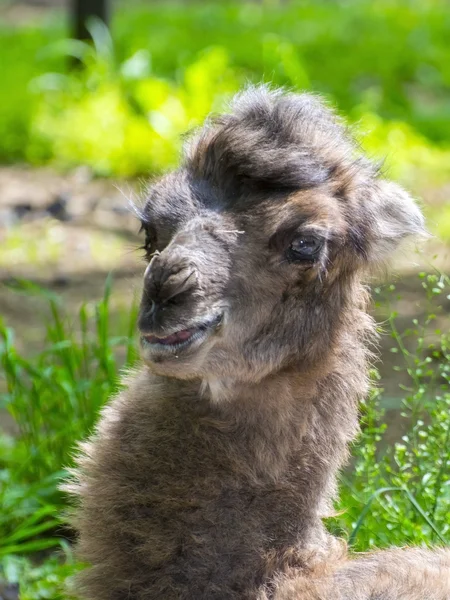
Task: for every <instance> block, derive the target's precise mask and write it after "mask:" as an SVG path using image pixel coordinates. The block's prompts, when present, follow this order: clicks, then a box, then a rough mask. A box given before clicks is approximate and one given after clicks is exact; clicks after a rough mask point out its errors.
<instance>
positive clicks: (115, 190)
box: [0, 0, 450, 600]
mask: <svg viewBox="0 0 450 600" xmlns="http://www.w3.org/2000/svg"><path fill="white" fill-rule="evenodd" d="M89 14H90V17H89V18H87V17H88V16H89ZM449 40H450V7H449V5H448V2H447V1H446V0H371V1H369V0H303V1H297V0H292V1H289V0H259V1H257V0H254V1H247V0H244V1H239V0H234V1H229V0H224V1H220V0H203V1H202V2H199V1H195V0H184V1H177V2H175V1H172V0H165V1H163V0H148V1H146V2H143V1H140V2H138V1H134V0H127V1H126V2H125V1H124V0H122V1H121V0H115V1H113V0H91V1H89V0H78V1H76V0H72V2H70V3H69V2H67V1H63V0H28V1H12V0H0V65H1V67H0V76H1V79H0V85H1V93H0V317H1V329H0V359H1V364H0V600H2V599H3V600H12V599H15V598H17V587H16V586H15V584H16V583H17V582H20V584H21V596H20V597H21V598H23V599H25V600H28V599H30V600H31V599H32V600H38V599H40V598H48V599H54V600H57V599H61V598H68V597H69V596H68V595H67V593H66V592H63V591H61V589H62V588H61V585H62V582H63V581H64V580H65V579H66V577H67V576H69V575H70V574H71V573H72V572H73V571H74V570H76V569H77V568H78V565H77V564H76V560H75V559H74V558H73V556H72V549H71V548H72V546H71V543H72V541H73V535H72V532H71V530H70V529H69V528H67V527H66V526H65V525H64V517H63V511H64V509H65V505H66V499H65V498H64V496H63V495H61V494H60V493H59V492H58V491H57V487H56V486H57V483H58V481H59V480H60V479H61V477H64V473H65V471H64V469H65V468H66V467H67V466H68V465H70V462H71V457H72V455H73V451H74V450H73V449H74V444H75V442H76V441H77V440H79V439H81V438H82V437H84V436H85V435H87V433H88V432H89V431H90V430H91V429H92V425H93V423H94V422H95V419H96V416H97V414H98V410H99V408H100V407H101V406H102V404H103V403H104V402H105V400H106V398H107V397H108V395H109V394H110V393H111V392H112V391H114V390H115V389H116V387H117V376H118V373H119V370H120V369H121V368H122V367H123V366H124V365H130V364H132V363H133V362H134V361H135V360H136V354H135V349H134V348H135V342H134V339H133V335H134V316H135V305H136V298H137V297H138V294H139V278H140V276H141V274H142V271H143V262H142V260H141V253H140V251H139V249H138V247H139V245H140V244H141V243H142V241H140V239H139V236H138V230H139V224H138V223H137V221H136V219H135V218H134V217H133V215H132V214H131V212H130V211H129V208H128V205H127V204H128V199H129V198H133V197H138V196H139V195H140V194H141V193H142V190H143V188H144V186H145V181H146V179H148V178H150V177H152V176H154V175H157V174H159V173H161V172H163V171H165V170H167V169H169V168H171V167H173V166H174V165H176V163H177V160H178V156H179V150H180V141H181V136H182V134H183V133H184V132H186V131H188V130H189V129H191V128H193V127H195V126H196V125H198V124H200V123H201V122H202V120H203V119H204V117H205V116H206V115H207V114H208V113H209V112H210V111H219V110H221V109H222V108H224V107H225V106H226V102H227V100H228V99H229V98H230V97H231V95H232V94H233V93H234V92H235V91H236V90H238V89H239V88H241V87H242V86H243V85H245V84H246V83H248V82H260V81H267V82H271V83H273V84H275V85H283V86H287V87H288V88H291V89H295V90H310V91H314V92H317V93H320V94H322V95H324V96H325V97H326V98H327V100H328V101H329V102H330V103H332V104H333V105H334V106H335V107H336V108H337V110H338V111H339V112H340V113H341V114H342V115H343V116H345V118H346V119H347V120H348V121H349V123H350V124H351V125H352V127H353V130H354V132H355V135H356V136H357V137H358V139H359V140H360V142H361V144H362V146H363V147H364V148H365V149H366V151H367V152H368V153H369V155H370V156H372V157H374V158H376V159H381V160H383V161H384V167H383V169H384V172H385V173H386V175H387V176H389V177H391V178H394V179H396V180H397V181H399V182H401V183H402V184H403V185H405V186H406V187H407V188H408V189H409V190H411V191H412V192H413V194H414V195H415V196H416V197H417V198H420V199H421V201H422V202H423V208H424V211H425V214H426V216H427V221H428V226H429V229H430V232H431V233H432V234H433V237H432V238H431V239H430V240H429V241H428V242H427V243H426V245H424V246H423V247H422V248H421V250H420V251H413V250H409V251H408V253H403V254H400V256H399V258H398V259H397V260H396V262H395V265H394V267H395V269H394V271H395V274H394V275H389V278H388V280H387V281H386V280H384V281H383V282H382V284H380V285H378V284H374V285H373V291H374V294H375V304H374V313H375V315H376V316H377V318H378V319H379V320H380V321H382V322H383V331H382V332H381V348H382V352H381V356H382V362H381V363H380V364H379V365H378V367H379V373H380V374H377V373H375V372H374V379H375V380H376V381H377V385H376V387H375V389H374V392H373V394H372V397H371V399H370V401H369V402H368V403H367V404H366V405H364V406H363V407H362V415H363V419H364V420H363V435H362V438H361V441H360V444H359V446H357V447H355V451H354V458H353V463H352V469H351V472H350V471H349V473H347V474H345V475H344V477H343V488H342V494H341V498H342V499H341V505H340V506H339V508H342V509H345V511H346V512H345V514H343V515H342V516H341V517H339V518H336V519H335V520H334V521H333V522H331V523H330V527H331V528H332V529H333V530H335V531H338V532H339V533H341V534H342V535H344V536H346V537H347V538H350V541H351V543H352V544H353V545H354V547H355V548H356V549H360V550H361V549H363V550H364V549H367V548H368V547H370V546H372V545H377V546H379V547H381V546H385V545H390V544H394V543H397V544H404V543H420V544H428V543H436V542H440V541H441V542H442V541H446V542H449V539H450V533H449V532H450V522H449V519H448V513H449V508H450V485H449V467H450V453H449V450H448V447H449V440H450V437H449V436H450V417H449V413H450V410H449V408H450V394H449V389H450V385H449V371H450V357H449V350H448V348H449V345H450V343H449V336H448V331H449V317H448V312H449V306H450V301H449V299H450V296H449V294H450V288H449V280H448V277H447V275H446V273H448V271H449V262H450V256H449V251H448V249H449V245H450V45H449ZM386 490H387V491H386ZM399 490H400V491H399ZM2 581H3V583H2ZM7 581H8V582H9V583H8V584H7V583H6V582H7Z"/></svg>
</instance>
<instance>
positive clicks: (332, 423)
mask: <svg viewBox="0 0 450 600" xmlns="http://www.w3.org/2000/svg"><path fill="white" fill-rule="evenodd" d="M140 217H141V220H142V223H143V227H144V229H145V231H146V251H147V254H148V258H149V261H150V262H149V266H148V267H147V270H146V273H145V276H144V290H143V296H142V304H141V311H140V317H139V327H140V330H141V333H142V336H143V337H142V355H143V359H144V366H143V367H141V368H140V369H138V370H137V371H136V372H135V373H133V374H130V376H129V377H128V378H127V381H126V382H125V383H124V386H125V387H124V390H123V391H122V392H121V393H120V394H119V395H118V396H117V397H116V398H114V399H113V400H112V401H111V403H110V404H109V405H108V406H107V407H106V408H105V409H104V411H103V413H102V416H101V419H100V422H99V425H98V428H97V432H96V433H95V435H94V436H93V437H92V438H91V440H89V441H88V442H87V443H85V444H84V445H83V447H82V450H83V452H82V455H81V456H80V457H79V459H78V467H77V470H76V472H75V474H74V479H73V482H72V483H71V484H70V485H69V486H68V487H69V489H70V491H71V492H72V493H74V494H76V496H77V497H78V508H77V510H76V516H75V524H76V526H77V528H78V530H79V533H80V540H79V544H78V552H79V555H80V557H81V558H82V559H83V560H85V561H87V562H88V563H90V564H91V566H90V567H89V568H88V569H86V570H85V571H84V572H83V573H82V574H81V576H80V577H79V578H78V580H77V583H76V591H77V593H78V595H79V596H80V597H81V598H86V599H88V600H202V599H203V600H206V599H207V600H238V599H239V600H267V599H270V600H287V599H289V600H332V599H333V600H334V599H336V600H338V599H341V600H344V599H345V600H363V599H364V600H369V599H373V600H375V599H376V598H377V599H379V600H406V598H408V599H409V600H416V599H417V600H419V599H420V600H429V599H430V600H431V599H433V600H443V599H444V598H450V583H449V581H448V579H449V576H448V574H449V565H448V561H449V557H448V553H445V552H444V551H442V552H440V553H439V552H436V553H431V552H430V553H423V554H422V553H421V552H420V551H418V550H417V551H416V550H415V551H409V553H406V552H405V553H403V552H402V551H394V552H390V553H379V554H374V555H373V556H370V557H363V558H360V559H357V560H352V561H350V562H347V561H346V559H345V547H344V546H343V544H342V543H340V542H339V541H338V540H335V539H334V538H332V537H331V536H330V535H329V534H328V533H326V531H325V529H324V527H323V524H322V521H321V518H322V517H323V516H324V515H326V514H329V512H330V511H331V510H332V502H333V499H334V497H335V494H336V474H337V472H338V470H339V468H340V467H341V466H342V464H343V463H344V462H345V460H346V458H347V454H348V444H349V442H350V441H351V440H352V439H353V438H354V437H355V435H356V433H357V431H358V423H357V410H358V408H357V407H358V403H359V401H360V400H361V399H362V398H364V396H365V395H366V393H367V389H368V380H367V371H368V359H369V351H368V345H369V344H370V340H371V338H372V337H373V331H374V327H373V323H372V321H371V319H370V318H369V317H368V316H367V314H366V312H365V311H366V307H367V301H368V297H367V292H366V289H365V287H364V285H363V279H364V277H365V275H366V274H367V272H368V271H370V270H371V269H372V268H373V267H374V266H376V265H378V264H380V263H381V262H384V261H385V260H386V258H387V257H388V255H389V254H390V252H391V251H392V250H393V249H394V248H395V247H396V245H397V244H398V243H399V242H400V241H401V240H402V239H403V238H404V237H406V236H408V235H411V234H417V233H420V232H421V231H422V230H423V221H422V217H421V214H420V211H419V209H418V208H417V207H416V205H415V204H414V202H413V201H412V200H411V198H410V197H409V196H408V195H407V194H406V192H404V191H403V190H401V189H400V188H399V187H398V186H396V185H395V184H393V183H389V182H386V181H384V180H382V179H380V178H379V177H378V174H377V171H376V169H375V168H374V167H373V166H372V165H371V164H370V163H369V161H367V160H366V159H365V158H364V157H363V156H361V154H360V152H359V151H358V149H357V147H356V146H355V145H354V144H353V143H352V141H351V139H350V137H349V136H348V134H347V132H346V130H345V128H344V126H343V125H342V124H341V123H340V122H339V120H338V119H337V118H336V117H335V116H334V115H333V113H332V112H331V111H330V110H329V109H327V108H326V107H324V106H323V104H321V103H320V102H319V101H318V100H317V99H315V98H314V97H311V96H309V95H300V96H296V95H293V94H283V93H281V92H270V91H268V90H267V89H265V88H258V89H251V90H248V91H247V92H244V93H243V94H242V95H240V96H238V97H237V99H236V101H235V102H234V105H233V107H232V111H231V113H230V114H227V115H223V116H222V117H220V118H218V119H215V120H211V121H210V122H208V123H207V124H206V125H205V126H204V128H203V129H202V130H201V131H200V132H199V133H198V134H197V135H196V136H195V137H194V138H193V140H192V141H191V142H190V143H189V145H188V146H187V148H186V153H185V159H184V162H183V165H182V166H181V168H180V169H179V170H178V171H177V172H175V173H172V174H169V175H167V176H165V177H164V178H163V179H162V180H160V181H159V182H157V183H156V184H154V185H153V186H152V187H151V189H150V190H149V193H148V197H147V199H146V203H145V206H144V207H143V209H142V210H141V211H140ZM311 240H312V241H311ZM305 244H306V245H307V246H308V244H312V245H313V247H314V248H316V246H315V245H314V244H317V248H318V250H317V249H315V250H314V254H313V255H311V256H310V257H309V258H305V254H304V250H298V248H299V247H301V248H303V247H304V245H305ZM150 259H151V260H150ZM181 330H189V331H191V333H192V331H194V332H195V335H196V336H197V335H198V336H199V337H198V339H197V338H195V341H193V342H192V343H190V345H189V343H188V345H187V347H186V346H183V345H181V346H180V347H179V348H178V346H177V347H176V348H175V349H171V347H170V346H164V345H162V344H161V343H159V344H157V343H155V341H154V340H155V338H154V336H155V335H156V336H159V337H160V338H164V337H167V336H170V335H172V334H175V333H176V332H180V331H181ZM177 335H178V334H177ZM177 339H178V338H177ZM192 339H194V338H192ZM152 340H153V341H152ZM394 582H395V583H394ZM408 586H409V587H408ZM411 586H412V587H411ZM439 586H441V590H442V592H438V591H437V590H438V589H439ZM410 588H411V589H412V590H413V591H408V590H410ZM408 593H410V595H409V596H408ZM432 594H434V596H433V595H432ZM439 594H440V595H439Z"/></svg>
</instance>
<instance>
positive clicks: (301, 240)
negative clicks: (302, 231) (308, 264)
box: [289, 235, 323, 261]
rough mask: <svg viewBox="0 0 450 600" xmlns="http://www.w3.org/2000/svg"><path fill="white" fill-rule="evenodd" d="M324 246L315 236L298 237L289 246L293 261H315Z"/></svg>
mask: <svg viewBox="0 0 450 600" xmlns="http://www.w3.org/2000/svg"><path fill="white" fill-rule="evenodd" d="M322 246H323V240H321V239H320V238H317V237H315V236H313V235H301V236H299V237H296V238H295V239H294V240H293V241H292V243H291V245H290V246H289V255H290V258H291V260H294V261H295V260H315V258H316V257H317V255H318V254H319V252H320V249H321V248H322Z"/></svg>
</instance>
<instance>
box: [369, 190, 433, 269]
mask: <svg viewBox="0 0 450 600" xmlns="http://www.w3.org/2000/svg"><path fill="white" fill-rule="evenodd" d="M366 202H367V204H366V209H367V212H368V217H369V218H368V221H369V223H367V224H366V225H368V228H367V229H368V230H367V234H368V238H369V248H368V256H367V258H368V259H369V262H371V263H380V262H384V261H386V260H388V259H389V258H390V256H391V254H392V252H393V251H394V250H395V249H396V248H397V246H399V244H400V243H401V242H402V240H404V239H405V238H408V237H410V236H415V237H418V236H427V232H426V229H425V222H424V218H423V215H422V211H421V210H420V208H419V207H418V205H417V204H416V202H415V201H414V200H413V199H412V198H411V196H410V195H409V194H408V193H407V192H406V191H405V190H404V189H403V188H402V187H400V186H399V185H397V184H396V183H393V182H391V181H384V180H376V181H375V182H374V183H373V184H372V186H371V190H370V193H369V197H368V198H366Z"/></svg>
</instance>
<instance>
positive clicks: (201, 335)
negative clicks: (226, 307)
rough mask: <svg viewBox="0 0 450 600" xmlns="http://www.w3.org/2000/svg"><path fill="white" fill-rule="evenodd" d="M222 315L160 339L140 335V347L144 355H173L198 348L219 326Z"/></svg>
mask: <svg viewBox="0 0 450 600" xmlns="http://www.w3.org/2000/svg"><path fill="white" fill-rule="evenodd" d="M222 320H223V313H220V314H219V315H215V316H214V317H210V318H208V319H206V320H204V321H202V322H201V323H198V324H196V325H193V326H192V327H189V328H187V329H179V330H178V331H174V332H173V333H171V334H169V335H167V336H165V337H161V336H159V335H155V334H152V333H141V345H142V347H143V350H144V351H145V354H146V355H148V354H159V355H161V354H169V355H170V354H175V355H178V354H179V353H180V352H182V351H184V350H187V349H188V348H191V347H192V346H194V345H195V347H199V346H200V345H201V344H202V343H203V342H204V341H206V339H207V338H208V337H209V336H210V335H211V334H212V333H213V332H214V331H215V330H216V329H217V328H218V327H219V326H220V325H221V323H222Z"/></svg>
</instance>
